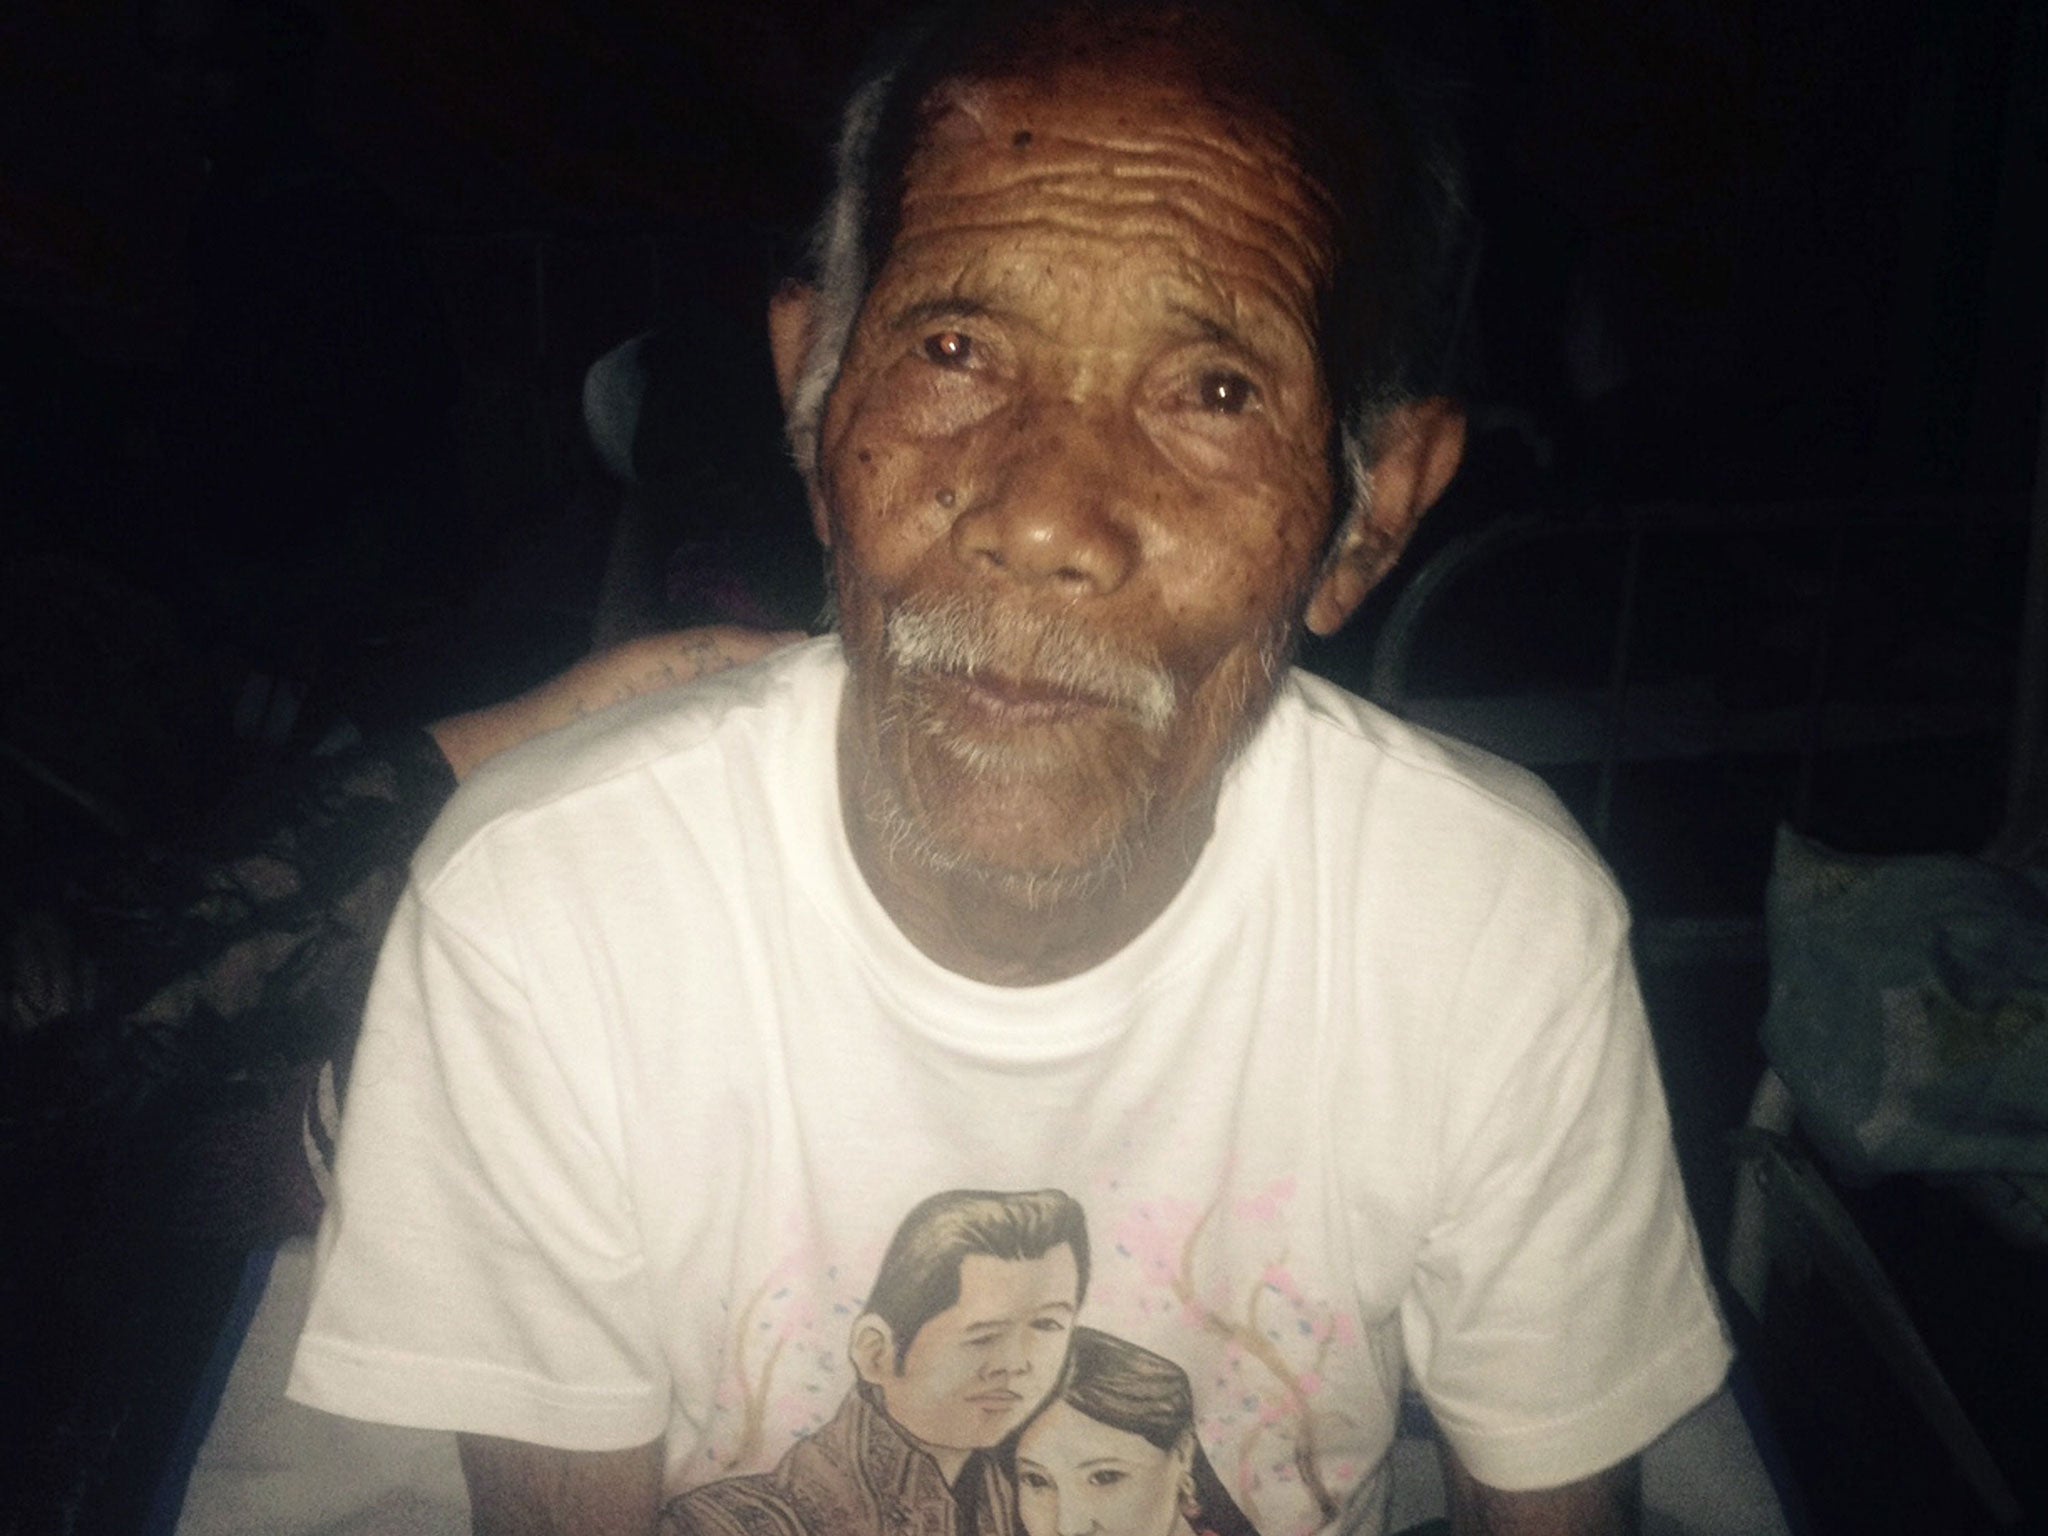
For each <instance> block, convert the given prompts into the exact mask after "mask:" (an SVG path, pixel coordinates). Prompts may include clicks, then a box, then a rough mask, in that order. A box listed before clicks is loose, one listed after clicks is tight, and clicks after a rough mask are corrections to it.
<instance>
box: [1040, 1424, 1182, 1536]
mask: <svg viewBox="0 0 2048 1536" xmlns="http://www.w3.org/2000/svg"><path fill="white" fill-rule="evenodd" d="M1191 1451H1192V1447H1191V1446H1190V1445H1189V1444H1188V1443H1187V1442H1186V1441H1185V1440H1183V1442H1182V1443H1181V1444H1180V1445H1179V1446H1176V1447H1175V1448H1174V1449H1173V1450H1170V1451H1162V1450H1160V1449H1159V1447H1158V1446H1156V1445H1154V1444H1153V1443H1152V1442H1151V1441H1149V1440H1147V1439H1146V1438H1145V1437H1144V1436H1143V1435H1134V1434H1131V1433H1129V1432H1128V1431H1126V1430H1121V1429H1114V1428H1112V1427H1111V1426H1109V1425H1107V1424H1104V1423H1102V1422H1100V1421H1099V1420H1096V1419H1091V1418H1089V1417H1088V1416H1087V1415H1086V1414H1084V1413H1082V1412H1081V1411H1080V1410H1079V1409H1077V1408H1075V1407H1074V1406H1073V1405H1072V1404H1070V1403H1054V1404H1053V1405H1052V1406H1051V1407H1050V1408H1048V1409H1046V1410H1045V1412H1044V1413H1042V1414H1040V1415H1039V1416H1038V1417H1037V1419H1036V1420H1034V1421H1033V1422H1032V1425H1031V1427H1030V1428H1029V1429H1027V1430H1025V1431H1024V1434H1023V1436H1022V1437H1021V1438H1020V1439H1019V1440H1018V1442H1017V1513H1018V1515H1019V1516H1020V1517H1021V1518H1022V1520H1023V1522H1024V1529H1025V1531H1026V1532H1028V1533H1029V1536H1082V1533H1087V1536H1169V1533H1171V1532H1173V1531H1176V1530H1179V1529H1181V1488H1182V1482H1183V1479H1184V1477H1185V1475H1186V1473H1187V1470H1188V1462H1189V1458H1190V1454H1191Z"/></svg>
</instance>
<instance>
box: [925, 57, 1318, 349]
mask: <svg viewBox="0 0 2048 1536" xmlns="http://www.w3.org/2000/svg"><path fill="white" fill-rule="evenodd" d="M919 117H920V122H919V131H918V134H917V139H916V143H915V147H914V148H913V150H912V152H911V156H910V159H909V161H908V163H907V165H906V166H905V171H904V177H903V182H902V188H901V201H900V204H899V206H898V217H897V220H896V227H895V239H894V241H893V242H892V245H891V253H892V254H897V253H900V252H901V251H902V249H903V248H904V247H905V246H906V244H907V245H910V246H915V245H918V244H919V243H920V242H922V241H924V240H926V239H928V238H930V237H931V236H932V235H933V234H934V233H943V234H945V235H948V236H952V237H954V238H956V239H957V238H959V237H963V236H964V237H965V238H966V239H967V240H969V241H970V242H971V241H972V240H973V239H974V238H975V236H976V233H977V232H981V233H982V234H983V235H984V236H985V238H986V239H987V240H989V241H991V242H993V241H996V240H1000V239H1003V238H1005V237H1006V236H1007V235H1008V234H1009V233H1010V232H1013V231H1014V230H1015V229H1016V228H1017V226H1018V224H1019V222H1020V221H1025V222H1029V223H1031V224H1034V225H1037V226H1040V227H1054V228H1063V229H1066V230H1070V231H1072V232H1075V233H1079V234H1084V235H1085V234H1093V233H1099V234H1103V235H1109V236H1113V237H1124V236H1128V237H1130V238H1133V239H1145V238H1147V237H1157V238H1158V239H1160V240H1164V241H1169V242H1170V241H1172V240H1173V239H1174V238H1175V237H1176V235H1177V234H1181V235H1191V234H1192V233H1193V232H1194V231H1196V230H1200V231H1202V232H1203V233H1205V234H1206V235H1207V236H1208V237H1209V240H1208V241H1207V242H1206V245H1205V248H1207V249H1211V250H1214V249H1216V242H1217V241H1219V240H1220V241H1221V242H1222V244H1223V247H1224V248H1227V249H1228V250H1229V251H1231V252H1232V253H1233V254H1234V255H1235V256H1237V257H1241V258H1242V259H1243V260H1244V261H1245V262H1247V263H1248V264H1249V268H1250V269H1254V270H1257V271H1258V274H1259V276H1260V277H1261V280H1262V286H1263V285H1265V284H1267V283H1270V284H1271V285H1272V286H1273V287H1274V288H1275V289H1276V290H1277V291H1280V292H1283V293H1285V294H1287V295H1288V296H1289V300H1290V302H1289V304H1288V307H1290V308H1295V309H1299V310H1302V311H1304V314H1303V318H1304V319H1306V318H1307V314H1306V311H1309V310H1312V308H1313V306H1314V303H1315V301H1316V298H1317V296H1318V295H1320V294H1321V293H1322V292H1324V291H1325V290H1326V289H1327V287H1328V285H1329V282H1330V278H1331V269H1332V265H1333V260H1334V252H1333V244H1334V242H1333V238H1332V231H1333V227H1334V210H1333V205H1332V202H1331V199H1330V198H1329V196H1328V194H1327V193H1326V192H1325V190H1324V189H1323V187H1322V186H1321V184H1320V183H1319V182H1317V181H1316V180H1315V179H1314V178H1313V177H1312V176H1310V175H1309V174H1308V173H1307V172H1306V171H1304V170H1303V169H1302V167H1301V164H1300V161H1299V159H1298V157H1297V155H1296V152H1295V147H1294V138H1293V135H1292V134H1291V132H1290V131H1289V129H1288V126H1287V124H1286V123H1285V122H1283V121H1282V120H1281V118H1280V117H1279V115H1278V114H1276V113H1274V112H1273V111H1271V110H1270V109H1267V108H1265V107H1263V106H1261V105H1259V104H1258V103H1257V102H1256V101H1255V100H1253V99H1251V98H1250V97H1248V96H1246V95H1244V94H1242V93H1236V92H1231V91H1228V90H1224V89H1218V88H1217V87H1216V86H1215V85H1214V84H1213V83H1211V82H1210V81H1208V80H1206V79H1205V78H1204V77H1203V76H1202V74H1201V72H1200V71H1199V70H1197V69H1196V68H1194V67H1193V66H1192V63H1191V61H1189V60H1188V59H1187V58H1185V57H1184V56H1183V54H1182V53H1181V52H1180V51H1178V50H1176V49H1175V48H1173V47H1171V46H1169V45H1166V44H1156V45H1149V46H1143V47H1134V48H1124V49H1121V50H1119V51H1117V52H1115V53H1111V54H1088V55H1083V56H1079V57H1071V58H1057V59H1054V60H1051V61H1048V62H1042V63H1040V64H1039V65H1037V66H1036V67H1034V68H1032V69H1030V70H1028V71H1024V72H1006V73H1003V74H999V75H994V76H982V77H966V78H955V79H951V80H947V81H944V82H942V83H940V84H939V85H937V86H936V87H934V88H933V89H932V90H931V91H930V92H928V93H927V95H926V97H925V100H924V102H923V103H922V108H921V111H920V114H919Z"/></svg>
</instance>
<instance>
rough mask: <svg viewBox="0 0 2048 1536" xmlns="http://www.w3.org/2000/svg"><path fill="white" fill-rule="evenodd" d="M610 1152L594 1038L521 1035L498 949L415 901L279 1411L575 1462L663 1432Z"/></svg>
mask: <svg viewBox="0 0 2048 1536" xmlns="http://www.w3.org/2000/svg"><path fill="white" fill-rule="evenodd" d="M479 883H485V882H480V881H473V882H472V884H473V885H475V884H479ZM473 905H474V904H472V906H473ZM468 926H469V929H470V930H474V931H489V932H492V933H494V934H495V933H498V932H500V931H502V925H499V924H495V923H494V924H490V925H488V927H486V925H485V924H482V923H472V924H470V925H468ZM621 1135H622V1133H621V1130H620V1125H619V1115H618V1094H617V1092H616V1085H615V1083H614V1082H613V1071H612V1062H611V1059H610V1053H609V1051H608V1048H607V1045H606V1041H605V1036H604V1032H603V1027H602V1022H601V1021H597V1020H590V1019H577V1020H566V1019H546V1020H543V1019H537V1018H535V1017H534V1016H533V1010H532V1008H531V1007H530V1005H529V1001H528V994H527V990H526V989H525V988H523V987H522V985H521V982H520V977H519V973H518V967H517V965H516V963H515V961H514V960H513V959H511V958H510V956H509V953H508V951H507V950H506V949H504V948H495V947H490V946H487V945H486V944H485V943H483V942H481V941H480V940H479V939H477V938H476V937H475V936H474V933H473V931H465V927H464V925H462V924H459V923H458V922H456V921H454V920H452V919H451V918H449V917H448V916H447V915H445V914H444V913H439V912H436V911H435V910H434V909H433V908H432V907H431V906H430V905H429V904H428V903H427V902H426V901H425V900H423V899H422V895H421V893H420V891H419V890H418V888H417V885H415V886H414V887H413V888H410V889H408V891H407V893H406V895H405V896H404V898H403V899H402V900H401V902H400V904H399V909H398V911H397V913H396V915H395V917H394V919H393V921H392V926H391V929H390V933H389V935H388V937H387V939H386V942H385V946H384V951H383V954H382V956H381V958H380V960H379V962H378V969H377V975H376V979H375V981H374V982H373V984H372V987H371V993H370V1001H369V1007H368V1011H367V1015H366V1018H365V1023H364V1029H363V1035H362V1039H361V1041H360V1043H359V1045H358V1047H357V1053H356V1060H355V1067H354V1071H353V1073H352V1074H351V1080H350V1086H349V1094H348V1101H347V1105H346V1109H345V1113H344V1117H343V1125H342V1133H341V1142H340V1150H339V1155H338V1159H337V1163H336V1168H335V1192H334V1197H333V1200H332V1201H331V1203H330V1205H329V1208H328V1211H327V1214H326V1218H325V1220H324V1222H323V1224H322V1227H321V1231H320V1240H319V1249H318V1263H317V1269H316V1274H315V1281H314V1295H313V1301H312V1307H311V1311H310V1314H309V1317H308V1320H307V1323H306V1327H305V1330H304V1332H303V1334H302V1335H301V1337H300V1342H299V1348H298V1354H297V1357H296V1359H295V1362H294V1365H293V1371H292V1377H291V1385H290V1388H289V1395H290V1396H291V1397H293V1398H294V1399H296V1400H297V1401H300V1402H303V1403H306V1404H309V1405H311V1406H313V1407H316V1408H323V1409H326V1410H329V1411H331V1412H335V1413H340V1414H345V1415H348V1416H350V1417H355V1418H363V1419H370V1420H375V1421H379V1422H384V1423H392V1424H400V1425H406V1426H410V1427H414V1428H424V1429H448V1430H460V1431H467V1432H471V1433H478V1434H488V1435H497V1436H504V1437H507V1438H510V1439H516V1440H524V1441H528V1442H531V1443H535V1444H542V1445H551V1446H557V1447H560V1448H563V1449H567V1450H613V1449H623V1448H625V1447H628V1446H632V1445H640V1444H645V1443H646V1442H647V1441H649V1440H651V1439H653V1438H655V1437H656V1436H658V1435H659V1434H660V1433H661V1431H662V1429H663V1427H664V1426H665V1425H666V1423H667V1417H668V1398H669V1391H668V1384H667V1378H666V1372H665V1368H664V1366H663V1364H662V1359H661V1352H660V1350H659V1348H658V1345H657V1343H656V1342H655V1329H654V1325H653V1321H652V1317H651V1315H650V1305H649V1299H648V1295H647V1287H646V1278H645V1267H644V1261H643V1257H642V1253H641V1249H640V1245H639V1242H638V1240H637V1235H636V1229H635V1225H634V1222H633V1220H632V1216H631V1208H630V1204H629V1202H628V1200H627V1198H626V1195H625V1193H624V1180H623V1177H622V1173H621V1165H622V1162H623V1154H622V1151H621Z"/></svg>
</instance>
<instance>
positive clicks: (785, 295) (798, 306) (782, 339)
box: [768, 281, 832, 549]
mask: <svg viewBox="0 0 2048 1536" xmlns="http://www.w3.org/2000/svg"><path fill="white" fill-rule="evenodd" d="M817 333H818V290H817V289H815V288H813V287H812V286H811V285H810V284H809V283H799V282H795V281H791V282H787V283H784V284H783V285H782V286H781V287H780V288H778V289H776V290H775V295H774V297H773V298H771V299H769V301H768V351H769V354H770V356H771V357H773V359H774V361H775V388H776V392H777V393H779V394H780V395H781V396H782V418H783V420H784V421H787V420H788V419H789V413H790V409H791V408H792V407H793V406H794V405H795V403H796V389H797V385H798V384H799V383H801V382H802V380H803V376H804V364H805V363H806V362H807V361H809V360H810V356H811V342H812V340H813V339H814V338H815V337H816V336H817ZM804 479H805V481H806V483H807V485H808V488H809V490H810V502H811V526H812V527H813V528H815V529H816V530H817V533H818V542H819V543H821V544H823V545H824V546H825V547H826V548H827V549H830V548H831V547H832V528H831V520H830V519H829V518H827V517H826V516H825V508H824V506H823V504H822V503H821V502H820V501H819V499H818V493H817V487H816V485H815V484H809V482H811V481H813V480H814V479H815V477H814V476H812V475H810V474H806V475H805V476H804Z"/></svg>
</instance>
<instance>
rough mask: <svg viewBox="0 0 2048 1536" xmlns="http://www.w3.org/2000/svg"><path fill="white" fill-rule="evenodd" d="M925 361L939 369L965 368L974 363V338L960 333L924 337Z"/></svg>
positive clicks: (953, 332) (936, 333) (942, 332)
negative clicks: (934, 364)
mask: <svg viewBox="0 0 2048 1536" xmlns="http://www.w3.org/2000/svg"><path fill="white" fill-rule="evenodd" d="M924 355H925V358H926V360H927V361H929V362H933V363H937V364H938V365H939V366H940V367H941V368H965V367H966V366H967V365H968V364H969V363H971V362H973V361H974V338H973V337H972V336H969V335H966V334H965V333H964V332H961V331H938V332H935V333H934V334H932V335H930V336H927V337H925V339H924Z"/></svg>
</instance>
